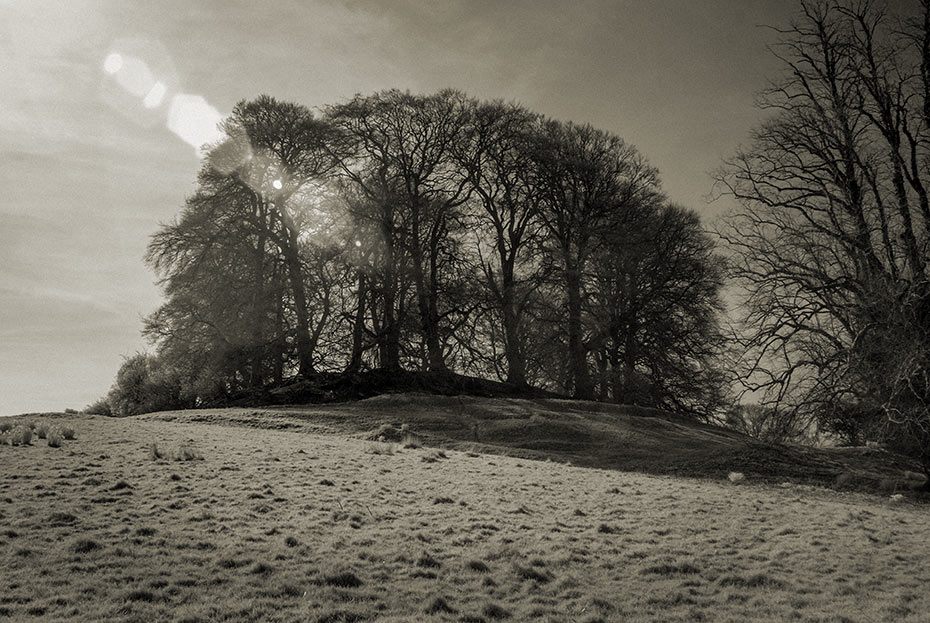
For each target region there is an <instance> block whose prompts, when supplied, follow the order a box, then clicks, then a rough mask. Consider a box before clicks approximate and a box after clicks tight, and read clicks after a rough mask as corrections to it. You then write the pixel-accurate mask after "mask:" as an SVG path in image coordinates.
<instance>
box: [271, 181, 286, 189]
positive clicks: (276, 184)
mask: <svg viewBox="0 0 930 623" xmlns="http://www.w3.org/2000/svg"><path fill="white" fill-rule="evenodd" d="M271 185H272V186H274V187H275V188H276V189H277V190H281V187H282V186H283V184H281V180H275V181H273V182H271Z"/></svg>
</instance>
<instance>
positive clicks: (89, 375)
mask: <svg viewBox="0 0 930 623" xmlns="http://www.w3.org/2000/svg"><path fill="white" fill-rule="evenodd" d="M793 10H794V4H793V3H792V2H790V1H789V0H578V1H577V2H563V1H562V0H533V1H530V0H507V1H500V0H448V1H444V0H396V1H391V0H370V1H368V0H293V1H288V0H282V1H277V0H263V1H262V2H244V1H239V0H209V1H205V0H198V1H196V2H192V1H191V0H183V1H177V0H167V1H159V2H150V1H148V0H142V1H137V0H113V1H108V0H57V1H49V0H0V415H12V414H16V413H25V412H45V411H61V410H64V409H65V408H74V409H82V408H84V407H85V406H87V405H88V404H90V403H92V402H94V401H95V400H97V399H98V398H100V397H101V396H104V395H105V394H106V392H107V391H108V389H109V387H110V385H111V384H112V382H113V379H114V377H115V375H116V371H117V370H118V368H119V366H120V364H121V363H122V361H123V358H124V357H126V356H130V355H132V354H134V353H136V352H138V351H143V350H146V349H148V350H151V346H150V345H149V344H147V343H146V341H145V340H144V339H143V338H142V336H141V334H140V329H141V326H142V319H143V318H144V317H145V316H147V315H148V314H150V313H151V312H153V311H154V310H155V309H156V308H157V307H158V305H159V304H160V302H161V301H162V298H161V292H160V290H159V287H158V285H157V283H156V280H155V275H154V274H153V273H152V272H151V271H150V270H149V269H148V268H147V267H146V266H145V264H144V262H143V256H144V254H145V249H146V245H147V244H148V240H149V237H150V236H151V235H152V234H153V233H155V231H156V230H157V229H158V228H159V225H160V224H161V223H166V222H168V221H170V220H171V219H172V218H173V217H174V216H175V215H176V214H177V213H178V212H179V211H180V209H181V208H182V206H183V204H184V200H185V197H187V196H189V195H190V194H191V193H192V192H193V191H194V188H195V182H196V176H197V172H198V170H199V168H200V159H199V153H198V150H197V149H196V148H195V147H194V146H193V145H192V144H191V143H192V142H195V141H196V137H203V136H209V135H210V132H211V130H212V127H211V126H212V124H213V123H214V122H215V120H216V119H218V118H220V117H221V116H222V115H223V114H224V113H227V112H229V111H230V110H231V109H232V107H233V106H234V105H235V104H236V102H238V101H240V100H244V99H252V98H254V97H256V96H258V95H260V94H268V95H271V96H274V97H275V98H277V99H281V100H288V101H294V102H298V103H301V104H304V105H307V106H309V107H311V108H322V107H323V106H326V105H328V104H334V103H339V102H341V101H344V100H346V99H348V98H350V97H352V96H353V95H354V94H356V93H363V94H365V93H372V92H374V91H377V90H380V89H386V88H399V89H401V90H409V91H411V92H414V93H429V92H435V91H437V90H439V89H442V88H445V87H454V88H457V89H460V90H463V91H465V92H466V93H468V94H469V95H472V96H476V97H479V98H482V99H504V100H510V101H517V102H520V103H522V104H524V105H525V106H527V107H528V108H530V109H532V110H535V111H537V112H540V113H543V114H545V115H548V116H551V117H555V118H558V119H564V120H569V119H570V120H572V121H576V122H580V123H591V124H592V125H594V126H597V127H599V128H602V129H604V130H609V131H611V132H613V133H615V134H618V135H619V136H621V137H623V138H624V139H625V140H626V141H627V142H628V143H631V144H633V145H635V146H636V147H637V148H638V150H639V151H640V152H641V153H643V154H644V155H645V156H646V157H647V158H648V159H649V160H650V162H651V163H652V164H653V165H655V166H656V167H658V169H659V171H660V174H661V178H662V180H663V186H664V189H665V191H666V194H667V195H668V196H669V198H670V199H671V200H672V201H674V202H676V203H679V204H682V205H685V206H687V207H690V208H693V209H694V210H697V211H698V212H699V213H700V214H701V215H702V216H703V217H704V218H705V220H707V221H708V222H710V220H711V219H713V218H714V217H715V216H716V215H718V214H719V213H720V212H721V211H724V210H726V209H727V207H728V206H727V204H726V201H725V200H722V201H717V202H713V203H708V197H709V195H710V194H711V191H712V180H711V177H710V175H709V173H710V172H711V171H713V170H714V169H715V168H717V167H718V166H720V164H721V160H722V159H723V158H724V157H726V156H728V155H729V154H732V153H733V152H734V151H735V150H736V148H737V147H738V145H739V144H741V143H745V142H747V141H748V140H749V135H750V131H751V128H752V127H753V126H755V125H757V124H758V123H759V121H760V120H761V119H762V118H763V113H762V112H761V111H759V110H758V109H757V108H756V107H755V106H754V97H755V95H756V93H758V92H759V91H760V90H761V89H763V88H764V87H765V85H766V83H767V78H769V77H772V76H774V75H775V74H776V73H777V71H778V64H777V61H775V59H774V58H773V57H772V56H771V54H770V53H769V52H768V50H767V45H769V44H771V43H772V42H773V41H774V39H775V35H774V33H773V31H772V30H770V29H767V28H764V27H763V25H780V24H785V23H786V22H787V21H788V20H789V19H790V16H791V14H792V12H793ZM204 126H206V129H205V130H204V129H203V128H204Z"/></svg>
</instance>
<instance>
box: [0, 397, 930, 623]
mask: <svg viewBox="0 0 930 623" xmlns="http://www.w3.org/2000/svg"><path fill="white" fill-rule="evenodd" d="M437 400H438V402H436V401H437ZM450 400H452V399H450ZM469 400H472V399H469ZM455 404H457V405H458V406H457V407H456V408H457V409H459V412H458V413H459V416H460V417H466V418H472V419H480V418H478V414H480V413H484V414H485V418H484V419H481V421H479V422H478V430H477V437H478V439H479V441H478V442H468V441H467V436H468V435H469V434H471V435H474V433H475V431H474V429H473V426H472V424H473V422H472V420H467V423H466V425H463V426H462V427H461V428H462V430H464V431H466V432H464V433H462V434H461V435H460V436H464V437H466V439H458V438H457V436H459V434H458V433H457V432H456V431H457V430H458V428H456V427H454V426H452V425H451V424H449V425H448V426H449V429H450V430H448V431H446V433H447V434H446V435H444V436H439V435H438V433H436V432H435V429H436V427H437V426H439V424H438V423H439V422H441V421H442V418H439V417H436V418H435V421H434V425H433V426H432V428H430V426H427V425H426V422H427V421H433V420H429V418H428V416H427V414H429V413H433V414H435V413H437V412H439V411H442V409H443V408H448V407H449V404H445V403H443V402H442V399H433V398H425V397H417V396H413V397H389V398H385V399H381V400H378V399H374V400H372V401H365V402H363V403H359V404H356V405H352V406H346V405H343V406H334V407H332V408H330V409H329V410H328V411H327V410H326V409H323V408H321V410H313V411H308V410H303V411H300V410H297V409H294V408H292V409H280V410H272V411H268V412H256V411H254V410H251V411H249V410H223V411H210V412H180V413H168V414H153V415H148V416H142V417H136V418H129V419H122V420H120V419H109V418H101V417H88V416H69V417H68V419H67V423H68V424H69V425H70V426H72V427H73V428H74V429H75V431H76V438H75V439H74V440H67V441H65V442H64V443H63V444H62V446H61V447H59V448H54V447H49V446H48V445H47V444H46V440H43V439H38V438H33V440H32V444H31V445H27V446H16V447H13V446H0V621H3V620H10V621H17V622H18V621H33V620H36V621H38V620H45V621H140V622H141V621H145V622H149V621H178V622H180V621H187V622H191V623H193V622H207V621H237V622H238V621H241V622H246V621H282V622H283V621H295V622H297V621H300V622H306V621H309V622H321V623H322V622H332V623H336V622H344V621H385V622H400V621H410V622H413V621H461V622H469V621H471V622H479V621H485V622H488V623H490V622H493V621H500V620H511V621H566V622H569V621H587V622H589V623H592V622H594V621H634V622H635V621H732V622H743V621H804V622H814V621H822V622H848V621H889V622H891V621H894V622H898V621H902V622H914V623H917V622H921V621H927V613H928V612H930V594H928V592H927V590H926V586H927V583H928V582H930V565H928V564H927V559H928V555H930V544H928V537H930V522H928V521H927V518H928V509H927V507H926V505H923V504H916V503H913V502H911V501H909V498H905V499H904V500H903V501H900V502H894V501H892V500H891V499H890V497H889V495H881V496H879V495H872V494H864V493H859V492H852V491H832V490H826V489H823V488H821V487H816V486H810V485H804V484H796V483H788V482H784V483H777V482H774V480H773V474H774V472H770V473H769V474H768V477H767V478H761V477H760V478H755V477H749V478H748V479H747V481H746V483H744V484H740V485H734V484H732V483H730V482H729V481H728V480H726V478H725V477H715V476H714V475H713V474H710V473H709V475H708V477H705V478H684V477H679V476H670V475H646V474H641V473H633V472H622V471H616V470H607V469H597V468H589V467H580V466H578V465H577V463H576V465H574V466H571V465H566V464H565V463H563V462H560V461H559V460H558V458H559V456H562V455H558V454H556V455H554V456H556V458H557V460H556V461H551V462H546V461H538V460H528V459H527V458H522V457H520V456H503V455H501V454H490V453H488V452H489V451H490V450H495V451H496V452H501V451H502V450H501V448H500V447H497V448H496V449H495V448H492V445H493V444H491V443H490V442H491V441H492V435H493V434H495V431H497V432H499V431H500V430H509V429H508V427H507V426H505V423H506V422H508V421H511V420H522V419H526V420H527V422H526V423H525V428H527V429H530V430H532V426H537V425H538V426H542V427H546V426H548V427H555V429H556V430H555V432H553V433H552V435H551V436H550V437H551V439H552V440H558V439H564V441H565V442H566V443H567V444H569V445H567V446H565V447H564V448H563V449H562V450H561V452H564V453H567V454H573V453H578V452H580V448H579V447H578V446H577V445H572V444H574V443H576V442H577V440H575V439H574V438H572V436H571V435H569V434H567V433H565V431H564V430H563V431H562V432H561V433H559V432H558V431H559V430H562V429H558V426H556V424H557V422H556V417H555V415H554V414H556V412H557V411H558V410H559V405H558V401H551V402H550V403H547V404H542V403H538V402H532V401H531V402H526V403H524V402H520V401H502V402H501V403H494V402H493V401H490V402H488V401H485V402H481V401H478V400H477V399H474V400H473V401H471V402H469V401H468V400H466V401H465V402H463V401H461V400H459V401H458V402H457V403H455ZM430 405H432V406H430ZM547 405H548V406H547ZM563 407H564V409H563V411H564V413H563V415H562V416H561V417H560V418H558V421H559V422H563V423H564V422H568V423H572V422H574V425H573V426H574V428H573V427H572V426H569V428H571V429H572V430H575V431H576V433H577V434H581V432H583V431H584V430H587V429H585V428H584V427H582V426H581V425H580V424H579V421H577V420H575V419H574V418H575V416H576V415H577V416H578V417H583V415H580V414H576V413H573V412H572V410H571V408H570V405H563ZM546 408H548V409H549V410H548V411H547V410H546ZM521 409H522V410H521ZM529 412H532V414H533V415H536V416H537V420H536V421H535V422H533V423H530V421H529V418H531V417H533V415H527V414H528V413H529ZM352 414H354V415H355V416H357V417H353V418H351V422H349V419H348V418H347V416H348V415H352ZM418 414H419V415H418ZM494 414H497V415H496V416H495V415H494ZM540 414H542V415H540ZM607 415H610V414H609V413H608V414H607ZM614 415H616V414H614ZM498 416H500V417H498ZM524 416H526V417H524ZM602 416H604V417H606V415H604V413H602V414H600V415H597V416H596V417H595V421H600V420H598V418H600V417H602ZM430 417H432V416H430ZM632 417H641V416H632ZM24 419H27V420H33V421H47V422H62V421H64V416H33V417H29V418H24ZM399 419H402V420H404V421H405V422H406V423H408V426H409V427H410V428H411V429H412V430H413V431H414V432H416V433H420V434H419V438H420V441H421V443H423V444H424V445H421V446H420V447H406V448H404V447H402V445H401V444H400V443H390V442H378V441H368V440H366V439H364V438H362V437H371V436H373V435H376V434H377V433H378V432H379V431H380V434H381V435H383V436H384V437H385V438H386V439H387V438H389V437H392V436H393V435H394V434H395V432H398V429H399V422H398V421H397V420H399ZM653 419H654V420H657V421H655V422H649V421H646V420H653ZM447 421H448V418H447ZM631 421H632V420H631ZM409 422H413V423H414V424H410V423H409ZM494 422H496V423H497V424H496V425H493V423H494ZM662 422H664V423H665V424H662ZM392 423H394V424H398V426H397V427H394V428H391V427H387V426H385V424H392ZM634 423H635V425H636V426H640V427H641V429H642V430H645V431H650V430H652V431H655V430H662V429H664V428H665V427H666V426H671V427H673V428H674V427H676V426H679V427H680V426H683V425H682V424H680V423H677V422H675V421H674V420H673V419H662V418H644V419H643V421H639V420H636V421H635V422H634ZM531 424H532V425H531ZM417 426H420V428H422V429H423V430H424V431H425V430H427V429H429V430H431V431H433V432H421V430H418V428H417ZM456 426H458V424H456ZM563 426H567V424H563ZM358 427H362V428H365V429H366V430H368V431H369V433H368V434H358V433H355V432H353V429H354V428H358ZM579 431H581V432H579ZM404 434H406V433H404ZM605 434H606V433H605ZM616 434H619V433H616ZM650 434H651V433H650ZM681 434H682V435H684V433H681ZM701 434H703V435H706V436H707V437H708V439H711V440H713V435H714V434H721V435H723V433H716V432H715V431H714V430H712V429H707V430H704V432H703V433H701ZM644 435H646V433H644ZM433 437H435V438H436V439H435V440H436V441H439V442H442V443H441V444H440V445H445V446H446V448H445V449H437V447H435V446H431V445H430V444H431V439H432V438H433ZM440 437H441V438H440ZM646 437H648V435H646ZM526 438H533V436H532V435H529V434H527V435H526ZM535 439H536V441H533V442H532V443H537V442H539V441H540V440H542V441H545V439H549V437H539V436H538V435H537V436H536V437H535ZM408 441H412V440H410V439H408ZM633 441H635V439H633ZM731 441H732V443H731V444H729V445H727V444H724V445H726V446H727V447H730V446H732V445H733V444H738V443H744V441H740V439H739V438H738V437H733V438H732V439H731ZM631 443H632V441H631ZM682 443H683V442H682ZM715 443H716V442H715ZM721 443H722V442H721ZM410 445H416V444H415V443H413V444H410ZM595 445H596V444H595ZM511 446H512V447H511V450H512V452H511V454H513V453H516V454H519V453H520V452H524V451H525V452H530V453H533V452H540V451H541V450H539V449H538V448H537V449H535V450H533V449H523V450H521V449H520V448H519V444H517V443H513V444H511ZM721 447H722V446H721ZM549 450H550V451H552V452H558V450H557V449H553V448H549ZM602 451H603V450H602ZM628 452H629V453H630V454H634V455H635V454H636V453H635V452H634V451H633V450H632V449H629V450H628ZM699 454H700V453H698V452H697V450H696V449H695V448H691V449H690V450H688V451H687V452H684V453H683V454H680V455H676V454H675V453H673V452H670V451H667V452H666V455H667V456H668V457H669V458H670V460H672V461H673V462H674V460H678V458H680V457H681V456H686V457H690V458H689V459H688V460H690V461H691V463H687V462H683V463H682V465H692V466H693V465H705V463H704V462H703V461H704V459H700V460H698V459H697V458H695V457H697V456H698V455H699ZM701 456H703V455H701ZM727 456H731V455H727ZM732 456H739V455H732ZM676 457H678V458H676ZM618 460H619V459H618ZM636 460H640V459H636ZM825 460H826V459H825ZM831 460H832V459H831ZM845 460H846V459H845V458H843V459H842V460H839V459H838V461H839V462H838V463H837V465H838V466H839V467H838V468H837V469H846V468H848V467H849V466H848V465H847V464H846V463H844V462H843V461H845ZM682 461H684V459H682ZM695 461H697V462H695ZM707 464H708V465H710V463H707ZM827 464H828V462H827V463H823V464H822V465H827ZM713 465H716V464H713ZM818 465H821V464H820V463H818ZM859 465H860V467H861V466H862V464H861V463H860V464H859ZM881 465H883V466H884V464H881ZM885 467H887V466H885ZM740 468H741V466H740V465H739V464H733V465H731V469H734V470H739V469H740ZM713 469H714V470H716V469H717V467H714V468H713ZM863 469H865V467H863ZM875 469H878V468H875ZM889 469H890V468H889ZM743 471H745V472H746V473H748V474H751V473H752V470H743ZM714 473H716V472H714ZM762 481H765V482H762Z"/></svg>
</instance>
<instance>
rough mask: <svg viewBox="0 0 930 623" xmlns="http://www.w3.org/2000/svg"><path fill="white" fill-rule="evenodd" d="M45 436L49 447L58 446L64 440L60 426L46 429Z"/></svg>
mask: <svg viewBox="0 0 930 623" xmlns="http://www.w3.org/2000/svg"><path fill="white" fill-rule="evenodd" d="M46 438H47V439H48V445H49V447H50V448H60V447H61V443H62V441H63V440H64V435H62V433H61V429H60V428H58V427H57V426H53V427H51V428H50V429H48V432H47V433H46Z"/></svg>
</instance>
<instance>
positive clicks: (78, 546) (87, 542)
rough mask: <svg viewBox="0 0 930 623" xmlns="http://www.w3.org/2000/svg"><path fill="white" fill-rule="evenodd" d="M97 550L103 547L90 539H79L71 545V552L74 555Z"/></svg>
mask: <svg viewBox="0 0 930 623" xmlns="http://www.w3.org/2000/svg"><path fill="white" fill-rule="evenodd" d="M99 549H103V546H101V545H100V543H98V542H97V541H94V540H92V539H79V540H77V541H75V542H74V544H73V545H71V551H72V552H74V553H75V554H89V553H90V552H94V551H97V550H99Z"/></svg>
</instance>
